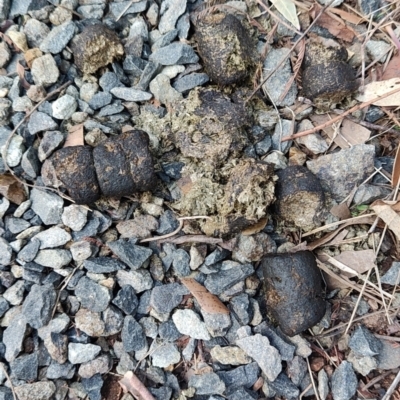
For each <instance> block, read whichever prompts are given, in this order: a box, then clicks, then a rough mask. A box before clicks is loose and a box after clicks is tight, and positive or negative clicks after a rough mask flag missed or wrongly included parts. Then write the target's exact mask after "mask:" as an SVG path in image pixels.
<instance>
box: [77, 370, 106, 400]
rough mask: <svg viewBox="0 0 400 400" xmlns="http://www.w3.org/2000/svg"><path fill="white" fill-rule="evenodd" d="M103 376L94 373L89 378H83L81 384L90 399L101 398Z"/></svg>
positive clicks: (98, 399) (99, 399) (96, 399)
mask: <svg viewBox="0 0 400 400" xmlns="http://www.w3.org/2000/svg"><path fill="white" fill-rule="evenodd" d="M103 383H104V382H103V378H102V377H101V375H100V374H95V375H93V376H92V377H90V378H83V379H82V385H83V388H84V389H85V391H86V393H87V395H88V397H89V399H90V400H101V399H102V396H101V393H100V391H101V388H102V387H103Z"/></svg>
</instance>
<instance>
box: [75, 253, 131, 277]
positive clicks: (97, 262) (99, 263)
mask: <svg viewBox="0 0 400 400" xmlns="http://www.w3.org/2000/svg"><path fill="white" fill-rule="evenodd" d="M83 266H84V267H85V268H86V269H87V270H88V271H89V272H93V273H95V274H104V273H109V272H115V271H118V270H120V269H125V265H124V264H123V263H122V262H121V261H118V260H116V259H114V258H111V257H93V258H90V259H88V260H85V261H84V262H83Z"/></svg>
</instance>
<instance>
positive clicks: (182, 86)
mask: <svg viewBox="0 0 400 400" xmlns="http://www.w3.org/2000/svg"><path fill="white" fill-rule="evenodd" d="M209 80H210V78H209V77H208V75H207V74H205V73H197V72H194V73H193V74H189V75H185V76H183V77H182V78H179V79H177V80H176V81H175V82H174V84H173V85H172V87H173V88H174V89H175V90H177V91H178V92H179V93H185V92H188V91H189V90H191V89H193V88H195V87H197V86H202V85H204V84H205V83H207V82H208V81H209Z"/></svg>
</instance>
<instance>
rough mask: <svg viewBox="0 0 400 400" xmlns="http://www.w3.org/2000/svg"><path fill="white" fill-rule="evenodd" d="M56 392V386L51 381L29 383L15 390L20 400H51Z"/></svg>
mask: <svg viewBox="0 0 400 400" xmlns="http://www.w3.org/2000/svg"><path fill="white" fill-rule="evenodd" d="M55 392H56V385H55V384H54V383H53V382H49V381H41V382H35V383H27V384H25V385H21V386H17V387H16V388H15V393H16V394H17V396H18V398H19V400H50V399H52V398H53V394H54V393H55Z"/></svg>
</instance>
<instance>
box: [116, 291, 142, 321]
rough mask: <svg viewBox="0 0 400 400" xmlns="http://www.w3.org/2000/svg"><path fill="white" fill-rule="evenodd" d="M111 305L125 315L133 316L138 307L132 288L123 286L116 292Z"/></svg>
mask: <svg viewBox="0 0 400 400" xmlns="http://www.w3.org/2000/svg"><path fill="white" fill-rule="evenodd" d="M112 303H113V304H115V305H116V306H117V307H119V308H120V309H121V310H122V311H123V312H124V313H125V314H133V313H134V312H135V311H136V309H137V307H138V305H139V300H138V298H137V296H136V294H135V290H134V289H133V287H132V286H130V285H125V286H123V287H122V288H121V290H119V291H118V293H117V295H116V296H115V297H114V299H113V300H112Z"/></svg>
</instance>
